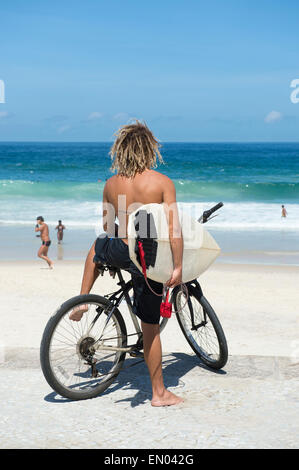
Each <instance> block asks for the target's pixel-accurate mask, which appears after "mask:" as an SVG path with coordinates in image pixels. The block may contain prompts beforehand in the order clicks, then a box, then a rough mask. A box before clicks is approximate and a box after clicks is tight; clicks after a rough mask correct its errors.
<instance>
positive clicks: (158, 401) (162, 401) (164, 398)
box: [151, 390, 184, 406]
mask: <svg viewBox="0 0 299 470" xmlns="http://www.w3.org/2000/svg"><path fill="white" fill-rule="evenodd" d="M183 401H184V400H183V398H180V397H178V396H177V395H175V394H174V393H172V392H169V390H165V391H164V393H163V395H161V396H160V395H157V396H156V397H153V399H152V402H151V404H152V406H172V405H178V404H179V403H182V402H183Z"/></svg>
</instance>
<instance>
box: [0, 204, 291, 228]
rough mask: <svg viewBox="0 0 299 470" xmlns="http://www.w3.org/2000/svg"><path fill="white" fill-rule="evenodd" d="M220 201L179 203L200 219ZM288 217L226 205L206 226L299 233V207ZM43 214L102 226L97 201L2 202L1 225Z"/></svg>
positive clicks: (273, 207)
mask: <svg viewBox="0 0 299 470" xmlns="http://www.w3.org/2000/svg"><path fill="white" fill-rule="evenodd" d="M217 202H218V201H211V202H205V203H198V202H196V203H179V207H180V208H181V209H182V210H184V211H186V212H187V213H189V214H190V215H191V216H192V217H195V218H199V217H200V215H201V214H202V212H203V211H204V210H207V209H209V208H211V207H212V206H213V205H215V204H217ZM286 209H287V211H288V215H287V218H285V219H283V218H282V217H281V205H280V204H267V203H257V202H252V203H250V202H246V203H245V202H236V203H232V202H229V203H225V201H224V206H223V207H222V208H221V209H220V210H218V211H217V212H216V214H217V217H215V218H213V219H211V220H210V221H209V223H208V224H207V227H208V226H209V227H211V228H213V229H225V230H286V231H299V204H289V205H286ZM39 215H42V216H43V217H44V219H45V220H46V222H47V223H49V224H50V225H57V221H58V220H59V219H61V220H62V221H63V223H64V224H65V225H68V226H69V227H72V226H73V227H76V228H80V227H82V228H92V229H94V228H98V230H101V227H102V204H101V202H96V201H85V202H83V201H78V200H70V199H68V200H57V199H55V200H54V199H53V200H47V201H42V202H39V201H37V200H36V199H23V200H20V199H17V198H16V199H15V200H12V199H11V198H10V199H7V200H3V199H2V204H1V208H0V224H1V225H11V224H14V225H32V224H34V223H35V220H36V217H37V216H39Z"/></svg>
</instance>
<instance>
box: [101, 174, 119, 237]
mask: <svg viewBox="0 0 299 470" xmlns="http://www.w3.org/2000/svg"><path fill="white" fill-rule="evenodd" d="M115 219H116V214H115V209H114V207H113V205H112V204H111V203H110V202H109V199H108V191H107V183H106V185H105V187H104V191H103V229H104V232H106V233H107V234H108V235H111V236H113V237H117V236H118V225H117V224H116V223H115Z"/></svg>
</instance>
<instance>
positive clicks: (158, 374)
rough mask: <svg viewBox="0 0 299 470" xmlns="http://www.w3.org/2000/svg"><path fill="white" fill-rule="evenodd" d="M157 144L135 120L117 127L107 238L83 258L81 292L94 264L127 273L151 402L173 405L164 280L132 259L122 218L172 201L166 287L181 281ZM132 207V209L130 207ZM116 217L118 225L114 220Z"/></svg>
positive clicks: (106, 195) (76, 315)
mask: <svg viewBox="0 0 299 470" xmlns="http://www.w3.org/2000/svg"><path fill="white" fill-rule="evenodd" d="M159 147H160V144H159V143H158V141H157V140H156V138H155V137H154V136H153V134H152V132H151V131H150V130H149V128H148V127H147V126H146V124H143V123H141V122H139V121H136V122H135V123H132V124H128V125H125V126H123V127H121V128H120V129H119V130H118V132H117V133H116V139H115V142H114V144H113V146H112V148H111V151H110V155H111V159H112V167H111V169H112V171H116V172H117V174H116V175H114V176H112V177H111V178H110V179H108V180H107V182H106V184H105V187H104V192H103V222H104V230H105V232H106V233H107V234H108V235H109V237H106V239H107V242H106V244H105V246H104V245H103V241H102V240H101V239H99V238H98V239H97V240H96V241H95V243H94V244H93V245H92V247H91V249H90V251H89V254H88V256H87V258H86V262H85V268H84V274H83V279H82V285H81V294H88V293H89V292H90V290H91V288H92V286H93V284H94V281H95V279H96V278H97V276H98V270H97V263H100V262H107V263H108V264H110V265H112V266H117V267H119V268H122V269H125V270H126V271H128V272H130V273H131V275H132V282H133V290H134V304H133V311H134V313H135V314H136V315H137V316H138V317H139V318H140V320H141V327H142V333H143V348H144V358H145V361H146V364H147V366H148V370H149V374H150V378H151V383H152V400H151V404H152V406H169V405H176V404H178V403H180V402H182V401H183V400H182V399H181V398H180V397H178V396H176V395H175V394H173V393H172V392H170V391H169V390H167V389H166V388H165V386H164V381H163V374H162V348H161V341H160V328H159V320H160V304H161V296H157V295H155V294H154V293H153V291H154V292H156V293H159V294H161V293H162V290H163V285H162V284H160V283H158V282H155V281H153V280H148V283H149V285H150V288H149V286H148V284H147V283H146V281H145V279H144V277H143V275H142V273H141V272H140V271H139V270H138V269H137V267H136V266H135V265H134V263H133V262H132V261H131V259H130V256H129V249H128V239H127V223H128V216H129V213H130V208H132V207H134V210H136V208H137V207H139V206H141V205H144V204H149V203H158V204H161V203H164V204H166V205H168V206H171V211H170V212H169V214H171V213H172V214H173V215H172V216H170V215H169V216H168V217H169V237H170V242H171V248H172V254H173V263H174V270H173V273H172V276H171V279H169V281H168V282H167V286H168V287H175V286H176V285H179V284H180V283H181V281H182V253H183V240H182V236H181V230H180V226H179V221H178V217H177V208H176V191H175V186H174V184H173V182H172V181H171V180H170V179H169V178H168V177H167V176H165V175H163V174H161V173H159V172H157V171H155V170H153V168H155V167H156V166H157V158H158V160H159V161H160V162H161V163H163V159H162V156H161V154H160V152H159ZM131 212H133V211H131ZM116 217H117V218H118V221H119V225H117V224H115V219H116ZM86 311H87V305H86V306H85V305H81V306H80V307H78V308H76V309H74V310H73V311H72V312H71V314H70V319H71V320H74V321H80V320H81V318H82V315H83V314H84V312H86Z"/></svg>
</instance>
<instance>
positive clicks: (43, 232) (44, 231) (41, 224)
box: [35, 216, 54, 269]
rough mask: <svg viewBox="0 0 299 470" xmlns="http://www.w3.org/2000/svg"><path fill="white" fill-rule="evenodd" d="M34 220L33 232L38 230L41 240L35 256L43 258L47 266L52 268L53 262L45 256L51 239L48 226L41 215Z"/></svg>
mask: <svg viewBox="0 0 299 470" xmlns="http://www.w3.org/2000/svg"><path fill="white" fill-rule="evenodd" d="M36 221H37V224H36V226H35V232H40V236H41V241H42V246H41V247H40V249H39V250H38V253H37V256H38V257H39V258H42V259H44V260H45V261H46V262H47V263H48V266H49V268H50V269H53V266H54V263H53V261H51V260H50V258H48V256H47V254H48V249H49V246H50V245H51V240H50V237H49V227H48V225H47V224H46V223H45V221H44V218H43V217H42V216H39V217H37V219H36Z"/></svg>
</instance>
